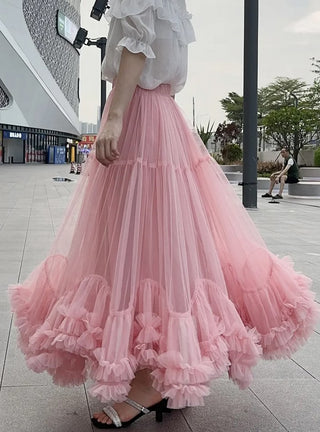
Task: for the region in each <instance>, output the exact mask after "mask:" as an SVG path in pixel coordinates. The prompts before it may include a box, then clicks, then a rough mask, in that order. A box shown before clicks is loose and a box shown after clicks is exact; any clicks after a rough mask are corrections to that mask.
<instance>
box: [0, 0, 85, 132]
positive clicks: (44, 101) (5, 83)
mask: <svg viewBox="0 0 320 432" xmlns="http://www.w3.org/2000/svg"><path fill="white" fill-rule="evenodd" d="M40 3H41V2H39V4H40ZM42 3H44V2H42ZM72 3H77V4H76V6H77V7H79V3H80V2H79V1H77V2H74V1H73V2H72ZM51 18H52V17H51ZM38 19H40V17H38ZM34 25H37V21H36V20H35V22H34ZM65 43H66V44H67V43H68V42H65ZM53 48H54V47H53ZM71 49H73V48H72V47H71ZM0 59H1V67H0V87H2V88H3V90H4V93H6V94H7V96H8V97H9V104H7V106H5V107H3V108H0V123H3V124H13V125H19V126H26V127H32V128H41V129H50V130H57V131H60V132H65V133H70V134H74V135H79V133H80V122H79V120H78V115H77V112H76V109H75V107H74V106H73V107H72V105H71V103H70V102H69V100H68V99H67V98H66V96H65V94H64V93H63V91H62V89H61V88H60V86H59V85H58V83H57V81H56V80H55V79H54V77H53V75H52V73H51V72H50V70H49V69H48V67H47V65H46V63H45V62H44V60H43V58H42V57H41V55H40V53H39V51H38V49H37V47H36V45H35V43H34V40H33V38H32V37H31V35H30V31H29V29H28V26H27V23H26V20H25V16H24V13H23V1H22V0H1V1H0ZM60 61H61V63H60V65H59V67H61V68H63V58H60ZM73 105H74V104H73Z"/></svg>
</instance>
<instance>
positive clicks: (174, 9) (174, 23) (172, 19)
mask: <svg viewBox="0 0 320 432" xmlns="http://www.w3.org/2000/svg"><path fill="white" fill-rule="evenodd" d="M148 8H152V9H153V10H154V11H156V14H157V18H158V19H160V20H164V21H168V22H169V23H170V26H171V29H172V30H173V31H174V32H175V33H176V37H177V38H178V40H179V42H180V43H182V44H183V45H188V44H189V43H191V42H194V41H195V34H194V30H193V27H192V24H191V18H192V15H191V14H190V13H189V12H188V11H187V10H186V6H185V1H184V0H174V1H172V0H134V1H132V0H114V1H112V2H111V6H110V9H108V11H107V12H106V14H105V16H106V18H107V20H108V21H109V20H110V19H111V18H112V17H114V18H117V19H123V18H126V17H129V16H134V15H139V14H141V13H142V12H144V11H146V10H147V9H148Z"/></svg>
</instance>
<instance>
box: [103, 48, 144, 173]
mask: <svg viewBox="0 0 320 432" xmlns="http://www.w3.org/2000/svg"><path fill="white" fill-rule="evenodd" d="M145 60H146V57H145V55H144V54H142V53H137V54H134V53H132V52H130V51H128V50H127V49H126V48H123V50H122V54H121V61H120V67H119V72H118V75H117V79H116V82H115V87H114V89H113V98H112V102H111V106H110V110H109V114H108V117H107V121H106V124H105V125H104V126H103V129H102V131H101V132H100V133H99V135H98V137H97V140H96V158H97V159H98V161H99V162H100V163H102V164H103V165H106V166H108V165H110V164H111V163H112V162H113V161H114V160H115V159H117V158H118V157H119V152H118V150H117V144H118V139H119V137H120V134H121V130H122V120H123V115H124V113H125V110H126V109H127V107H128V105H129V103H130V101H131V99H132V96H133V93H134V91H135V88H136V86H137V84H138V82H139V78H140V75H141V73H142V71H143V68H144V64H145Z"/></svg>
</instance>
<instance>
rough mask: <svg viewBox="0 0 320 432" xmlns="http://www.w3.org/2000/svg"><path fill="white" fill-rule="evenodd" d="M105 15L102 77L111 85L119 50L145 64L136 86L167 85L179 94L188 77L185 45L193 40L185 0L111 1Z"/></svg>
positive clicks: (116, 68)
mask: <svg viewBox="0 0 320 432" xmlns="http://www.w3.org/2000/svg"><path fill="white" fill-rule="evenodd" d="M110 3H111V7H110V9H109V10H108V12H107V13H106V18H107V20H108V21H109V24H110V26H109V34H108V41H107V47H106V56H105V58H104V61H103V63H102V78H103V79H105V80H107V81H110V82H113V80H114V78H115V77H116V76H117V73H118V70H119V64H120V58H121V51H122V49H123V47H126V48H127V49H128V50H129V51H131V52H133V53H143V54H144V55H145V56H146V63H145V67H144V70H143V72H142V75H141V77H140V81H139V86H140V87H142V88H144V89H149V90H151V89H154V88H156V87H157V86H159V85H160V84H170V85H171V94H175V93H177V92H178V91H180V90H181V89H182V88H183V86H184V84H185V82H186V78H187V62H188V51H187V48H188V44H189V43H190V42H193V41H194V40H195V37H194V31H193V28H192V25H191V22H190V19H191V15H190V14H189V13H188V12H187V10H186V4H185V0H112V1H111V2H110Z"/></svg>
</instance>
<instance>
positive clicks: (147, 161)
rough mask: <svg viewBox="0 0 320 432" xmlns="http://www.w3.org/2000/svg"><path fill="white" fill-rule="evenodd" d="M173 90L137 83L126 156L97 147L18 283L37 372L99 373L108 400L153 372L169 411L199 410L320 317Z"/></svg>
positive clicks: (14, 291) (68, 378) (25, 343)
mask: <svg viewBox="0 0 320 432" xmlns="http://www.w3.org/2000/svg"><path fill="white" fill-rule="evenodd" d="M169 90H170V88H169V86H167V85H162V86H160V87H158V88H157V89H155V90H152V91H149V90H143V89H141V88H137V89H136V92H135V94H134V97H133V99H132V102H131V104H130V107H129V109H128V111H127V113H126V116H125V121H124V128H123V131H122V134H121V137H120V140H119V146H118V148H119V150H120V158H119V159H118V160H117V161H115V162H114V163H112V164H111V165H110V166H108V167H105V166H103V165H101V164H100V163H99V162H98V161H97V160H96V158H95V152H94V151H92V152H91V154H90V156H89V158H88V161H87V162H86V163H85V168H84V170H83V173H82V175H81V176H80V181H79V184H78V186H77V188H76V190H75V193H74V195H73V198H72V200H71V203H70V205H69V207H68V210H67V212H66V215H65V218H64V221H63V223H62V225H61V227H60V230H59V233H58V235H57V237H56V239H55V241H54V244H53V246H52V248H51V251H50V254H49V256H48V257H47V258H46V259H45V260H44V261H43V262H42V263H41V264H40V265H39V266H38V267H37V268H36V269H35V270H34V271H33V272H32V273H31V274H30V275H29V277H28V278H27V280H26V281H25V282H24V283H23V284H21V285H17V286H13V287H11V300H12V307H13V310H14V312H15V316H16V324H17V326H18V329H19V335H20V339H19V343H20V347H21V349H22V351H23V352H24V354H25V356H26V361H27V364H28V367H29V368H31V369H32V370H34V371H35V372H43V371H47V372H49V374H51V375H52V376H53V380H54V383H56V384H58V385H61V386H67V385H78V384H81V383H83V382H84V381H85V380H86V379H87V378H91V379H92V380H93V381H94V385H93V387H92V388H91V394H92V395H94V396H96V397H98V398H99V399H100V400H101V401H103V402H109V401H121V400H123V399H124V398H125V397H126V395H127V393H128V391H129V389H130V382H131V380H132V379H133V377H134V374H135V372H136V371H137V370H139V369H143V368H149V369H151V370H152V376H153V380H154V387H155V388H156V389H157V390H158V391H160V392H161V393H162V395H163V397H167V398H169V406H171V407H173V408H181V407H184V406H190V405H201V404H202V403H203V397H204V396H206V395H208V394H209V383H210V380H212V379H213V378H217V377H219V376H221V375H223V374H224V373H225V372H228V374H229V377H230V378H231V379H232V380H233V381H234V382H235V383H237V384H238V385H239V387H240V388H246V387H247V386H248V385H249V384H250V382H251V380H252V367H253V366H254V365H255V364H256V363H257V361H258V359H259V358H260V357H262V356H263V357H264V358H267V359H273V358H280V357H288V356H290V354H291V353H292V352H294V351H295V350H296V349H297V348H299V346H300V345H301V344H302V343H304V342H305V340H306V339H307V337H308V336H309V335H310V333H311V332H312V329H313V327H314V325H315V322H316V320H317V318H318V312H319V311H318V307H317V306H316V304H315V303H314V300H313V299H314V296H313V294H312V293H311V291H309V285H310V280H309V279H308V278H307V277H305V276H304V275H302V274H299V273H296V272H295V271H294V269H293V266H292V263H291V262H290V260H289V259H288V258H284V259H280V258H279V257H277V256H275V255H273V254H272V253H271V252H269V251H268V250H267V248H266V246H265V244H264V242H263V240H262V239H261V237H260V235H259V233H258V232H257V229H256V228H255V226H254V224H253V222H252V221H251V219H250V217H249V216H248V214H247V212H246V210H245V209H244V208H243V207H242V204H241V203H240V201H239V200H238V198H237V197H236V195H235V193H234V191H233V189H232V187H231V186H230V185H229V183H228V181H227V180H226V178H225V176H224V174H223V172H222V171H221V169H220V168H219V166H218V165H217V164H216V162H215V161H214V160H213V159H212V158H211V157H210V155H209V154H208V152H207V150H206V148H205V147H204V145H203V144H202V142H201V140H200V139H199V138H198V137H197V136H195V134H194V133H192V131H191V130H190V128H189V126H188V125H187V123H186V122H185V120H184V118H183V116H182V114H181V112H180V111H179V109H178V107H177V105H176V103H175V101H174V100H173V99H172V98H171V97H170V91H169ZM111 98H112V95H111ZM109 105H110V98H109V100H108V103H107V105H106V108H105V111H104V116H103V121H102V124H103V123H104V121H105V119H106V116H107V113H108V107H109Z"/></svg>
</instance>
